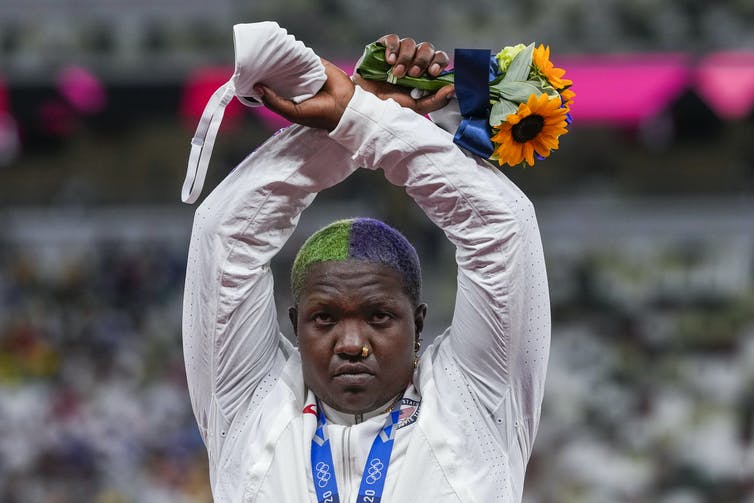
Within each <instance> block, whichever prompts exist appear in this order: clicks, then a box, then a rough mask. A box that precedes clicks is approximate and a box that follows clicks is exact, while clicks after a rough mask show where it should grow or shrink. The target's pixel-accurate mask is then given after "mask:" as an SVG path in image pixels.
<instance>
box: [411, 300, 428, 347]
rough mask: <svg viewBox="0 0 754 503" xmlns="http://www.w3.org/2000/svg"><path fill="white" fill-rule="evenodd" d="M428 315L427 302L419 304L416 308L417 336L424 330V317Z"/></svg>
mask: <svg viewBox="0 0 754 503" xmlns="http://www.w3.org/2000/svg"><path fill="white" fill-rule="evenodd" d="M426 316H427V304H419V305H418V306H416V309H414V331H415V335H416V338H417V339H418V338H419V334H421V333H422V330H424V318H426Z"/></svg>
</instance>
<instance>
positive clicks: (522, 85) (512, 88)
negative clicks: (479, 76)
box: [490, 80, 543, 103]
mask: <svg viewBox="0 0 754 503" xmlns="http://www.w3.org/2000/svg"><path fill="white" fill-rule="evenodd" d="M542 92H543V90H542V87H541V86H539V85H538V84H537V83H536V82H534V81H532V80H525V81H514V82H511V81H506V80H503V81H502V82H499V83H497V84H493V85H492V86H490V96H491V97H492V98H493V99H494V98H498V99H504V100H509V101H513V102H515V103H524V102H526V101H528V100H529V96H531V95H532V94H534V95H537V96H539V95H540V94H542Z"/></svg>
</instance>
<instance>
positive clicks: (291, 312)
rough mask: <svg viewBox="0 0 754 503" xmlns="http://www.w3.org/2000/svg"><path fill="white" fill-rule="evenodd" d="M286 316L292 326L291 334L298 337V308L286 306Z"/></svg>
mask: <svg viewBox="0 0 754 503" xmlns="http://www.w3.org/2000/svg"><path fill="white" fill-rule="evenodd" d="M288 318H289V319H290V320H291V325H292V326H293V335H295V336H296V337H298V309H296V306H291V307H289V308H288Z"/></svg>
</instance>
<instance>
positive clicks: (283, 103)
mask: <svg viewBox="0 0 754 503" xmlns="http://www.w3.org/2000/svg"><path fill="white" fill-rule="evenodd" d="M254 90H255V91H256V92H257V93H258V94H259V96H260V99H261V100H262V103H264V106H266V107H267V108H269V109H270V110H272V111H273V112H275V113H277V114H279V115H282V116H283V117H285V118H286V119H288V120H291V121H293V119H294V118H295V117H296V112H297V105H296V104H295V103H294V102H292V101H291V100H288V99H285V98H283V97H281V96H279V95H278V94H277V93H276V92H275V91H273V90H272V89H271V88H269V87H267V86H265V85H264V84H256V85H255V86H254Z"/></svg>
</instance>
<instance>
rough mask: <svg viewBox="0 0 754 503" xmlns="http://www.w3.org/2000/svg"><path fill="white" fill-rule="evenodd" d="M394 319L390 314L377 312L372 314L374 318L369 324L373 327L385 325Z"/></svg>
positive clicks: (371, 318) (370, 319)
mask: <svg viewBox="0 0 754 503" xmlns="http://www.w3.org/2000/svg"><path fill="white" fill-rule="evenodd" d="M392 319H393V316H392V315H391V314H390V313H387V312H384V311H376V312H374V313H372V316H371V317H370V318H369V323H370V324H372V325H385V324H387V323H389V322H390V320H392Z"/></svg>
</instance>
